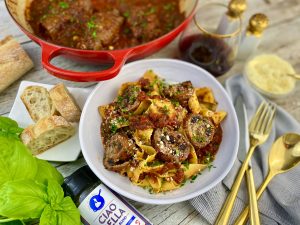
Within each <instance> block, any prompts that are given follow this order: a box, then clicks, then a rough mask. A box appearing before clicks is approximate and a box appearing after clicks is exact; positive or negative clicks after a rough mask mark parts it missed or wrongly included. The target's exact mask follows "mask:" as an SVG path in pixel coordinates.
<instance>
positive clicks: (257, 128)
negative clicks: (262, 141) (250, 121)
mask: <svg viewBox="0 0 300 225" xmlns="http://www.w3.org/2000/svg"><path fill="white" fill-rule="evenodd" d="M264 103H265V104H264V108H263V111H262V113H261V115H259V117H258V121H257V123H256V126H255V131H256V132H260V131H261V130H262V125H263V122H264V121H265V118H266V116H267V115H268V111H269V103H268V102H264Z"/></svg>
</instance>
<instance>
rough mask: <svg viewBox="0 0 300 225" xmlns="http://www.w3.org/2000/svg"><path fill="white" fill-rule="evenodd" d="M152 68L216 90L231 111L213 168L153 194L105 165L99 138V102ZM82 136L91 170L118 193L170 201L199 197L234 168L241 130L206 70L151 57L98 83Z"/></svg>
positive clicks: (149, 200) (155, 201) (85, 115)
mask: <svg viewBox="0 0 300 225" xmlns="http://www.w3.org/2000/svg"><path fill="white" fill-rule="evenodd" d="M148 69H153V70H154V72H155V73H157V74H158V75H160V76H161V77H163V78H165V79H166V80H170V81H175V82H182V81H186V80H190V81H191V82H192V83H193V85H194V86H195V87H200V86H209V87H211V88H212V89H213V92H214V94H215V97H216V99H217V101H218V102H219V106H218V109H220V110H225V111H226V112H228V116H227V118H226V119H225V120H224V121H223V122H222V128H223V140H222V143H221V145H220V148H219V151H218V153H217V156H216V159H215V161H214V162H213V165H214V166H215V167H216V168H212V169H211V170H210V171H209V170H208V169H206V170H205V171H203V172H202V175H201V176H198V178H197V179H196V180H195V181H194V183H190V182H187V184H186V185H184V186H183V187H181V188H180V189H178V190H175V191H171V192H166V193H160V194H150V193H149V192H148V191H147V190H144V189H142V188H141V187H138V186H135V185H133V184H132V183H131V182H130V181H129V179H128V178H127V177H123V176H121V175H119V174H118V173H115V172H112V171H109V170H106V169H105V168H104V166H103V163H102V160H103V151H104V150H103V146H102V143H101V140H100V124H101V118H100V116H99V115H98V111H97V108H98V106H99V105H104V104H107V103H110V102H111V101H112V100H113V99H114V98H115V97H116V95H117V90H118V88H119V87H120V86H121V84H122V83H125V82H128V81H136V80H137V79H139V78H140V77H141V76H142V75H143V73H144V72H145V71H146V70H148ZM79 139H80V144H81V148H82V153H83V155H84V158H85V159H86V161H87V163H88V165H89V166H90V168H91V169H92V171H93V172H94V173H95V174H96V175H97V176H98V177H99V178H100V179H101V180H102V181H103V182H104V183H105V184H106V185H107V186H109V187H110V188H112V189H113V190H114V191H116V192H117V193H120V194H122V195H124V196H125V197H127V198H130V199H133V200H135V201H139V202H143V203H148V204H171V203H175V202H181V201H185V200H188V199H191V198H193V197H196V196H198V195H200V194H202V193H204V192H206V191H208V190H209V189H211V188H212V187H214V186H215V185H216V184H218V183H219V182H220V181H221V180H222V179H223V178H224V177H225V176H226V174H227V173H228V172H229V170H230V169H231V167H232V165H233V163H234V160H235V158H236V154H237V149H238V142H239V130H238V122H237V117H236V114H235V110H234V107H233V105H232V103H231V100H230V99H229V97H228V95H227V93H226V92H225V90H224V88H223V87H222V86H221V84H220V83H219V82H218V81H217V80H216V79H215V78H214V77H213V76H212V75H210V74H209V73H208V72H206V71H205V70H203V69H201V68H199V67H197V66H195V65H192V64H190V63H186V62H183V61H179V60H173V59H150V60H140V61H136V62H132V63H129V64H127V65H125V66H124V67H123V68H122V70H121V72H120V74H119V75H118V76H117V77H116V78H114V79H112V80H109V81H105V82H102V83H100V84H98V86H96V88H95V89H94V90H93V92H92V93H91V95H90V96H89V97H88V99H87V101H86V104H85V106H84V109H83V112H82V116H81V121H80V125H79Z"/></svg>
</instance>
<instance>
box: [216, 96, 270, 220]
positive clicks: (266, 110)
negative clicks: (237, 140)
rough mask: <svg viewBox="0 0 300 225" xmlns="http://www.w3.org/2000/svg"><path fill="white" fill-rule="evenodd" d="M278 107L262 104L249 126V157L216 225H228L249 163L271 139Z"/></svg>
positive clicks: (266, 103) (267, 103) (268, 103)
mask: <svg viewBox="0 0 300 225" xmlns="http://www.w3.org/2000/svg"><path fill="white" fill-rule="evenodd" d="M275 111H276V107H275V105H274V104H272V103H270V102H265V101H264V102H262V103H261V104H260V106H259V107H258V109H257V111H256V113H255V115H254V117H253V118H252V120H251V122H250V124H249V136H250V148H249V151H248V153H247V156H246V158H245V160H244V162H243V164H242V166H241V168H240V171H239V173H238V174H237V176H236V178H235V182H234V183H233V185H232V187H231V191H230V193H229V195H228V196H227V199H226V201H225V203H224V205H223V207H222V209H221V211H220V212H219V215H218V217H217V219H216V222H215V225H226V224H228V221H229V218H230V214H231V211H232V208H233V205H234V201H235V199H236V195H237V193H238V190H239V187H240V184H241V181H242V179H243V176H244V174H245V171H246V169H247V168H248V162H249V160H250V158H251V156H252V154H253V152H254V150H255V148H256V147H257V146H258V145H261V144H262V143H264V142H265V141H266V140H267V138H268V137H269V134H270V131H271V128H272V122H273V119H274V116H275Z"/></svg>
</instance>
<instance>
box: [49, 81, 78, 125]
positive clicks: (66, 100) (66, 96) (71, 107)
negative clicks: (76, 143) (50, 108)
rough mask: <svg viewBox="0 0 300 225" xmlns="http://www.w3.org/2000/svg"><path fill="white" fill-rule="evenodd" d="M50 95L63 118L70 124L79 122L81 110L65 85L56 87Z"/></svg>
mask: <svg viewBox="0 0 300 225" xmlns="http://www.w3.org/2000/svg"><path fill="white" fill-rule="evenodd" d="M49 93H50V97H51V99H52V102H53V104H54V106H55V108H56V109H57V111H58V112H59V113H60V115H61V116H63V117H64V118H65V119H66V120H67V121H69V122H79V119H80V115H81V110H80V108H79V106H78V105H77V104H76V102H75V100H74V99H73V97H72V95H71V94H70V92H69V91H68V89H67V88H66V87H65V85H64V84H62V83H60V84H57V85H55V86H54V87H53V88H52V89H51V90H50V91H49Z"/></svg>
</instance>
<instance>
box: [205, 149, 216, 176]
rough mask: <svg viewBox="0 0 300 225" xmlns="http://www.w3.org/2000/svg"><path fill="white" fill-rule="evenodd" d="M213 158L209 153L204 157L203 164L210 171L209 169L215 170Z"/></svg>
mask: <svg viewBox="0 0 300 225" xmlns="http://www.w3.org/2000/svg"><path fill="white" fill-rule="evenodd" d="M212 162H213V156H212V155H211V154H210V152H207V153H206V155H205V157H204V163H205V164H207V168H208V170H209V171H210V170H211V168H216V167H215V166H214V165H213V164H212Z"/></svg>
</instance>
